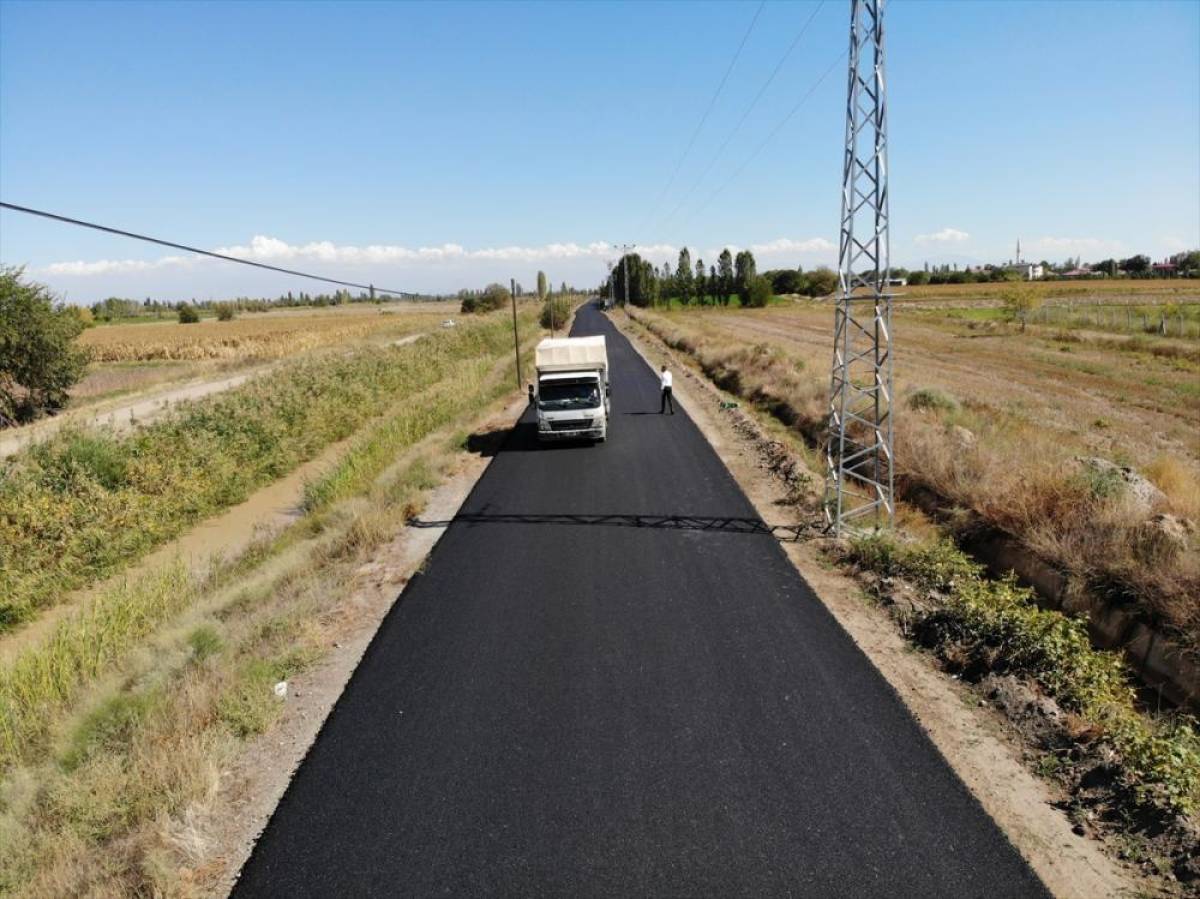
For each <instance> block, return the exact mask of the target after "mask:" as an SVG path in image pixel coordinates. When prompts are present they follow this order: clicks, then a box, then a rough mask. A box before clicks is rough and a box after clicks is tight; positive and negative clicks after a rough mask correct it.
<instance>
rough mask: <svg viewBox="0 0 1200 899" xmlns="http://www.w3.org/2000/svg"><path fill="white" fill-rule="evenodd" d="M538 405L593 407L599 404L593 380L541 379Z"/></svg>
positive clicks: (597, 389) (544, 407) (542, 406)
mask: <svg viewBox="0 0 1200 899" xmlns="http://www.w3.org/2000/svg"><path fill="white" fill-rule="evenodd" d="M538 405H539V406H540V407H541V408H543V409H594V408H595V407H596V406H599V405H600V389H599V387H598V386H597V385H596V382H595V381H542V383H541V389H540V390H539V391H538Z"/></svg>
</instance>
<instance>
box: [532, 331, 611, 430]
mask: <svg viewBox="0 0 1200 899" xmlns="http://www.w3.org/2000/svg"><path fill="white" fill-rule="evenodd" d="M534 366H535V368H536V369H537V389H536V391H535V390H534V388H533V386H532V385H531V386H530V394H531V397H530V398H531V400H532V401H533V403H534V405H535V407H536V408H537V422H538V439H539V440H577V439H585V440H598V441H603V440H605V439H606V438H607V437H608V421H609V394H610V392H611V391H610V390H609V384H608V349H607V347H606V346H605V343H604V337H603V336H600V337H557V338H555V337H547V338H546V339H544V340H543V341H542V342H541V343H539V344H538V345H537V350H536V351H535V354H534Z"/></svg>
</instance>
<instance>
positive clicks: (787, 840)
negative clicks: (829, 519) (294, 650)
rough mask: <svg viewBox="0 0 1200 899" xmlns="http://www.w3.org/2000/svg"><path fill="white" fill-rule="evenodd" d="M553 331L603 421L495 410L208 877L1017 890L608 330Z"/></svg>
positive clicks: (905, 718) (936, 766)
mask: <svg viewBox="0 0 1200 899" xmlns="http://www.w3.org/2000/svg"><path fill="white" fill-rule="evenodd" d="M572 333H573V334H576V335H591V334H603V335H604V336H605V337H606V339H607V342H608V353H609V360H610V365H611V369H612V371H611V379H612V409H613V413H614V414H613V425H612V431H611V433H610V435H609V438H608V440H607V442H605V443H603V444H598V445H596V446H588V445H579V446H551V447H547V448H540V447H539V446H538V445H537V443H536V434H535V432H534V427H535V426H534V425H533V419H532V416H531V415H530V413H528V412H527V413H526V415H525V416H523V417H522V419H521V422H520V424H519V425H518V426H517V428H516V429H515V430H514V432H513V433H512V435H510V437H509V438H508V440H507V441H506V442H505V444H504V445H503V446H502V447H501V449H500V450H499V451H498V453H497V454H496V456H495V458H494V459H493V460H492V463H491V465H490V466H489V467H488V469H487V471H486V472H485V473H484V475H483V477H482V478H481V479H480V481H479V483H478V484H477V485H476V487H475V489H474V491H473V492H472V494H471V496H470V497H469V498H468V500H467V502H466V503H465V504H464V505H463V507H462V510H461V512H460V514H459V516H458V517H456V519H455V520H454V521H453V522H452V523H451V524H450V526H449V528H448V529H447V530H446V533H445V534H444V535H443V536H442V538H441V540H440V541H439V543H438V544H437V546H436V547H435V549H434V551H433V553H432V554H431V556H430V558H429V561H428V564H427V566H426V570H425V571H424V573H423V574H421V575H419V576H417V577H415V578H414V579H413V580H412V581H411V582H410V584H409V585H408V587H407V588H406V589H405V591H404V593H403V594H402V595H401V597H400V599H399V601H398V602H397V604H396V605H395V607H394V608H393V609H392V611H391V612H390V613H389V615H388V616H387V618H386V619H385V620H384V622H383V624H382V626H381V627H380V629H379V632H378V634H377V635H376V637H375V639H374V641H373V642H372V644H371V647H370V648H369V650H368V651H367V653H366V655H365V656H364V658H363V660H362V662H361V664H360V665H359V668H358V670H357V671H356V672H355V674H354V676H353V678H352V679H351V681H350V683H349V685H348V687H347V689H346V691H345V693H344V694H343V696H342V697H341V699H340V700H339V701H338V703H337V705H336V707H335V708H334V710H333V712H332V713H331V715H330V717H329V719H328V720H327V722H326V723H325V726H324V728H323V729H322V731H321V734H320V736H319V737H318V739H317V741H316V743H315V744H314V745H313V747H312V749H311V751H310V752H309V755H308V757H307V758H306V760H305V761H304V763H303V764H302V765H301V767H300V769H299V770H298V772H297V774H296V776H295V778H294V780H293V781H292V783H291V785H290V787H289V788H288V790H287V793H286V794H285V796H284V798H283V800H282V802H281V803H280V806H279V808H278V809H277V810H276V812H275V814H274V816H273V817H272V819H271V821H270V823H269V825H268V826H267V829H266V830H265V832H264V834H263V836H262V838H261V840H260V842H259V844H258V846H257V847H256V849H255V851H254V853H253V855H252V856H251V859H250V861H249V862H248V864H247V866H246V868H245V870H244V871H243V873H242V876H241V879H240V881H239V883H238V885H237V888H236V890H235V893H236V894H237V895H240V896H283V895H287V896H299V895H312V896H329V895H370V894H376V895H414V896H426V895H434V894H438V895H443V894H444V895H478V894H489V895H525V896H529V895H600V896H629V895H653V896H660V895H662V896H667V895H672V896H742V895H744V896H873V895H888V896H956V897H958V896H982V895H1003V896H1026V895H1030V896H1040V895H1045V893H1044V890H1043V888H1042V887H1041V885H1040V883H1039V882H1038V881H1037V879H1036V878H1035V876H1034V875H1033V873H1032V872H1031V871H1030V870H1029V868H1028V866H1027V865H1026V864H1025V863H1024V862H1023V861H1022V860H1021V859H1020V857H1019V856H1018V855H1017V853H1016V851H1015V850H1014V849H1013V848H1012V846H1011V845H1010V844H1009V842H1008V841H1007V839H1006V838H1005V837H1004V835H1003V834H1002V833H1001V832H1000V831H999V829H998V828H997V827H996V826H995V824H994V823H993V822H992V821H991V820H990V819H989V818H988V817H987V815H986V813H985V812H984V811H983V809H982V808H981V807H980V806H979V804H978V803H977V802H976V801H975V800H974V798H973V797H972V796H971V795H970V794H969V793H968V791H967V790H966V788H965V787H964V786H963V785H962V783H961V782H960V781H959V780H958V778H957V777H956V776H955V775H954V773H953V772H952V771H951V769H950V768H949V766H948V765H947V764H946V762H945V761H944V760H943V759H942V758H941V756H940V755H939V754H938V752H937V750H936V749H935V748H934V746H933V745H932V743H930V741H929V740H928V738H927V737H926V736H925V735H924V734H923V732H922V731H921V729H920V727H919V726H918V724H917V723H916V722H915V721H914V720H913V719H912V717H911V716H910V715H909V713H908V712H907V710H906V709H905V708H904V706H903V704H902V703H901V701H900V700H899V698H898V697H897V696H896V695H895V693H894V692H893V691H892V689H891V687H890V686H889V685H888V684H887V683H886V681H885V680H884V679H883V678H882V677H881V676H880V675H879V674H878V673H877V672H876V670H875V669H874V668H873V667H872V665H871V664H870V662H869V661H868V660H867V659H866V657H865V656H864V655H863V654H862V653H861V652H860V651H859V650H858V648H857V647H856V646H855V645H854V644H853V642H852V641H851V640H850V638H849V637H848V636H847V635H846V634H845V632H844V631H842V629H841V628H840V627H839V626H838V625H837V623H836V622H835V621H834V619H833V617H832V616H831V615H830V614H829V612H828V611H827V610H826V609H825V607H824V606H823V605H822V604H821V602H820V601H819V600H818V599H817V598H816V597H815V596H814V595H813V593H812V591H811V590H810V589H809V587H808V586H807V585H806V584H805V583H804V581H803V579H802V578H801V577H800V576H799V574H798V573H797V572H796V570H795V569H794V568H793V567H792V565H791V564H790V562H789V561H788V560H787V558H786V556H785V555H784V553H783V551H782V550H781V549H780V547H779V546H778V543H777V540H776V539H764V537H769V531H767V532H763V533H762V534H761V536H759V537H758V538H757V539H753V538H748V537H747V533H748V532H751V533H752V532H753V529H754V527H755V524H754V523H755V522H757V523H758V524H759V525H761V524H762V523H761V521H760V519H759V517H758V515H757V512H756V511H755V509H754V508H753V506H752V505H751V504H750V502H749V501H748V500H747V498H746V497H745V496H744V495H743V494H742V492H741V490H740V489H739V488H738V486H737V484H736V483H735V482H734V480H733V478H732V476H731V475H730V474H729V473H728V471H727V470H726V469H725V467H724V465H723V463H722V462H721V460H720V459H719V457H718V456H717V455H716V453H715V452H714V451H713V449H712V447H711V446H710V445H709V444H708V443H707V441H705V439H704V437H703V436H702V435H701V434H700V432H699V430H698V429H697V428H696V426H695V425H694V424H693V423H692V421H691V420H690V418H689V417H688V416H687V414H686V411H685V410H682V409H680V410H679V413H680V414H677V415H674V416H670V415H667V416H660V415H657V414H644V413H657V410H658V408H659V396H658V380H657V378H656V377H655V375H654V373H653V372H652V371H651V370H650V369H649V368H648V367H647V366H646V364H645V363H644V362H643V361H642V360H641V358H640V357H639V356H638V355H637V354H636V353H635V352H634V350H633V348H632V347H631V346H630V345H629V343H628V341H627V340H626V339H625V338H624V337H623V336H621V335H620V334H619V333H618V332H617V330H616V329H615V328H614V327H613V326H612V325H611V323H609V321H608V320H607V319H606V318H605V316H604V315H603V314H602V313H601V312H599V311H598V310H596V309H594V308H592V307H586V308H584V309H582V310H581V311H580V313H579V315H578V316H577V319H576V324H575V328H574V331H573V332H572ZM639 413H642V414H639ZM638 521H645V522H647V525H646V526H638V524H637V522H638ZM623 522H624V523H623ZM656 522H657V525H656V524H655V523H656ZM664 522H665V523H664ZM671 522H675V524H674V525H672V524H670V523H671ZM688 522H690V523H691V524H687V523H688ZM706 522H708V523H709V526H705V523H706ZM721 522H724V525H721V524H720V523H721ZM427 524H428V525H429V526H437V525H440V524H442V523H441V522H428V523H427ZM567 525H570V526H567ZM746 529H749V530H746Z"/></svg>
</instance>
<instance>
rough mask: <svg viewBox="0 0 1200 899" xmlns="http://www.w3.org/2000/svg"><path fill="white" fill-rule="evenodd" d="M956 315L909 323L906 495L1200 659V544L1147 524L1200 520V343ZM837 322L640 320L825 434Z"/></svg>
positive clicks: (755, 314) (901, 390) (801, 314)
mask: <svg viewBox="0 0 1200 899" xmlns="http://www.w3.org/2000/svg"><path fill="white" fill-rule="evenodd" d="M983 286H984V287H990V285H983ZM970 287H972V288H977V287H979V285H970ZM1110 296H1111V294H1110ZM957 311H958V309H956V308H948V309H941V310H938V309H931V308H929V307H927V306H924V305H923V306H921V307H915V308H909V307H907V306H902V305H898V307H897V310H896V312H895V317H894V325H893V327H894V333H895V343H894V353H895V377H896V395H897V402H898V403H899V404H902V405H901V409H900V412H899V414H898V416H897V433H896V453H897V468H898V476H899V481H900V483H901V484H902V485H904V487H905V488H906V489H912V488H916V487H923V488H926V489H928V490H932V491H933V492H934V493H935V494H936V495H938V496H941V497H944V498H946V499H948V500H949V501H950V502H952V503H954V504H956V505H957V506H959V507H960V508H961V509H963V510H966V511H969V512H970V513H971V517H972V520H976V521H982V522H983V523H985V524H986V525H988V526H991V527H995V528H998V529H1000V530H1001V531H1003V532H1005V533H1008V534H1011V535H1014V536H1016V537H1018V538H1019V539H1020V540H1022V541H1023V542H1024V543H1025V544H1026V545H1028V546H1030V547H1031V548H1033V549H1034V550H1035V551H1036V552H1037V553H1038V554H1039V555H1040V556H1042V557H1043V558H1045V559H1047V560H1048V561H1050V562H1051V563H1053V564H1055V565H1056V566H1059V567H1061V568H1062V569H1065V570H1066V571H1068V572H1071V573H1072V574H1073V575H1074V576H1077V577H1078V578H1079V579H1080V581H1081V582H1084V583H1087V584H1089V585H1091V586H1092V587H1093V588H1094V589H1098V590H1100V591H1101V592H1102V593H1103V594H1104V595H1119V596H1123V597H1127V598H1128V599H1129V600H1130V601H1132V602H1134V603H1135V604H1136V605H1137V606H1138V607H1139V608H1140V609H1141V610H1142V612H1143V613H1144V614H1146V615H1148V616H1150V617H1151V618H1152V619H1153V620H1155V621H1157V622H1159V623H1160V624H1161V625H1163V626H1165V627H1167V629H1169V630H1170V631H1172V632H1173V633H1174V634H1175V635H1176V637H1177V638H1178V639H1180V640H1181V641H1182V642H1184V643H1185V645H1188V646H1190V647H1192V648H1193V651H1194V650H1195V649H1196V648H1197V647H1200V607H1198V605H1197V603H1196V600H1195V598H1196V596H1198V595H1200V552H1198V551H1197V550H1198V549H1200V546H1198V545H1197V534H1196V533H1195V531H1194V530H1193V531H1192V532H1191V533H1190V536H1188V537H1187V538H1186V539H1187V541H1188V543H1189V545H1188V546H1187V547H1186V548H1185V547H1181V546H1177V545H1175V544H1170V545H1169V546H1168V545H1167V544H1166V543H1160V542H1158V541H1157V539H1156V537H1155V536H1154V535H1155V532H1154V531H1153V529H1152V525H1151V524H1149V523H1148V522H1149V521H1150V519H1151V517H1152V516H1153V515H1162V514H1166V515H1169V516H1175V517H1176V518H1178V519H1181V520H1184V521H1185V522H1187V521H1191V522H1195V521H1200V343H1197V342H1196V341H1192V340H1179V339H1175V338H1163V337H1155V336H1149V335H1137V336H1132V337H1120V336H1116V335H1107V334H1098V333H1095V332H1094V331H1088V330H1064V329H1061V328H1058V327H1049V326H1047V327H1042V326H1037V325H1031V326H1029V327H1028V329H1027V330H1026V331H1021V330H1020V328H1019V327H1018V326H1017V325H1015V324H1010V323H1007V322H1001V321H997V320H980V319H977V318H976V319H973V318H967V319H964V318H962V317H958V316H956V315H954V314H953V313H955V312H957ZM832 314H833V313H832V309H831V308H830V306H829V305H827V304H822V303H817V302H804V303H793V304H782V305H776V306H772V307H769V308H766V309H759V310H717V309H698V310H696V309H693V310H688V311H669V312H664V311H652V310H634V312H633V315H634V317H635V318H636V320H637V321H639V322H641V323H642V324H644V325H646V326H647V327H649V328H650V329H651V330H652V331H653V332H654V333H656V334H657V335H658V336H659V337H662V338H663V339H665V340H666V341H667V343H668V344H670V345H672V346H674V347H676V348H677V349H683V350H685V351H686V352H688V353H690V354H692V355H693V356H695V358H696V359H697V360H698V361H699V362H700V363H701V365H702V366H703V367H704V369H705V371H706V372H707V373H708V374H709V375H710V377H712V378H713V379H714V380H716V381H717V382H718V383H719V384H722V386H726V387H727V389H731V390H733V391H734V392H737V393H740V394H742V395H743V396H746V397H748V398H751V399H756V400H758V401H761V402H763V403H764V404H766V405H767V406H771V405H772V404H778V403H780V402H782V404H783V407H784V408H786V410H787V412H786V413H785V418H788V419H789V423H794V424H795V425H796V426H797V427H798V428H800V429H801V430H802V431H804V432H805V433H807V434H810V435H813V434H816V433H818V432H819V430H820V428H821V427H822V424H823V422H824V418H825V403H826V391H827V390H828V383H829V365H830V359H831V352H832V350H831V345H830V342H831V334H832ZM1091 458H1099V459H1103V460H1108V461H1111V462H1114V463H1116V464H1118V465H1123V466H1128V467H1129V468H1130V469H1131V470H1132V471H1133V472H1134V473H1135V474H1137V475H1140V476H1142V477H1144V478H1146V479H1147V480H1148V481H1149V482H1151V483H1152V484H1153V485H1155V486H1156V487H1157V488H1158V489H1159V490H1161V491H1162V496H1161V498H1158V499H1155V500H1154V501H1153V502H1149V503H1145V504H1142V505H1138V504H1136V503H1134V502H1133V501H1132V500H1130V498H1129V497H1128V496H1126V495H1124V492H1123V491H1122V489H1121V488H1120V485H1119V484H1116V483H1110V482H1109V480H1110V476H1109V475H1107V474H1097V472H1096V470H1094V469H1091V468H1089V467H1088V466H1087V465H1086V464H1084V463H1081V462H1080V459H1091Z"/></svg>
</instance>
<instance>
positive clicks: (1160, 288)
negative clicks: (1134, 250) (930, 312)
mask: <svg viewBox="0 0 1200 899" xmlns="http://www.w3.org/2000/svg"><path fill="white" fill-rule="evenodd" d="M1026 286H1027V287H1028V288H1029V289H1030V290H1031V291H1033V292H1034V293H1035V294H1036V295H1037V296H1038V297H1039V298H1041V299H1044V300H1047V301H1049V302H1058V301H1071V302H1075V303H1088V302H1091V301H1092V300H1099V301H1101V302H1105V303H1110V302H1117V301H1120V302H1123V303H1146V302H1148V303H1165V302H1171V301H1177V300H1179V299H1193V300H1196V299H1200V279H1196V278H1170V279H1168V278H1163V279H1153V280H1146V281H1133V280H1108V279H1104V278H1099V279H1095V280H1080V281H1034V282H1030V283H1027V284H1026ZM1011 288H1012V283H1011V282H995V283H990V282H989V283H986V284H923V285H919V286H911V287H897V288H896V289H895V292H896V294H897V300H898V301H900V302H906V301H909V300H928V301H938V300H941V301H947V302H954V301H972V300H992V301H995V302H999V301H1000V300H1001V297H1002V295H1003V294H1004V292H1005V291H1006V290H1010V289H1011Z"/></svg>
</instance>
